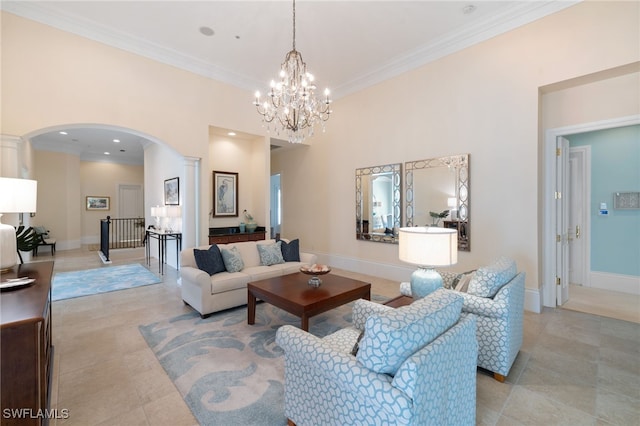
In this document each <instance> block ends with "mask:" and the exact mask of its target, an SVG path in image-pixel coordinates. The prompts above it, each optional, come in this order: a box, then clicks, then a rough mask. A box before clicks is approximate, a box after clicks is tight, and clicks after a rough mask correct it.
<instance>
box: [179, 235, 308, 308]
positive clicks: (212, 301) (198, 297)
mask: <svg viewBox="0 0 640 426" xmlns="http://www.w3.org/2000/svg"><path fill="white" fill-rule="evenodd" d="M274 242H275V240H264V241H246V242H239V243H231V244H218V247H219V248H221V249H223V248H231V247H232V246H235V247H236V248H237V249H238V251H239V252H240V255H241V257H242V261H243V262H244V269H242V271H240V272H233V273H229V272H226V271H225V272H219V273H217V274H214V275H211V276H210V275H209V274H208V273H207V272H205V271H202V270H200V269H198V266H197V265H196V260H195V257H194V254H193V247H192V248H188V249H185V250H182V252H181V253H180V277H181V280H182V300H183V301H184V302H185V303H186V304H188V305H190V306H191V307H192V308H194V309H195V310H196V311H198V312H200V315H201V316H202V317H203V318H204V317H205V316H206V315H209V314H211V313H213V312H218V311H221V310H224V309H229V308H234V307H236V306H242V305H246V304H247V283H249V282H251V281H258V280H263V279H267V278H273V277H277V276H281V275H286V274H292V273H294V272H298V271H299V270H300V267H301V266H302V265H311V264H313V263H316V255H315V254H311V253H303V252H300V262H285V263H281V264H277V265H271V266H262V265H260V255H259V253H258V248H257V244H273V243H274ZM209 247H210V245H206V246H200V247H195V248H197V249H200V250H207V249H208V248H209Z"/></svg>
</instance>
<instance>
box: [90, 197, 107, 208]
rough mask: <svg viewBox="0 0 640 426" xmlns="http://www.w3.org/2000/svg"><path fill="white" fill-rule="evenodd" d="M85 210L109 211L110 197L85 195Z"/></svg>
mask: <svg viewBox="0 0 640 426" xmlns="http://www.w3.org/2000/svg"><path fill="white" fill-rule="evenodd" d="M87 210H111V197H96V196H93V195H87Z"/></svg>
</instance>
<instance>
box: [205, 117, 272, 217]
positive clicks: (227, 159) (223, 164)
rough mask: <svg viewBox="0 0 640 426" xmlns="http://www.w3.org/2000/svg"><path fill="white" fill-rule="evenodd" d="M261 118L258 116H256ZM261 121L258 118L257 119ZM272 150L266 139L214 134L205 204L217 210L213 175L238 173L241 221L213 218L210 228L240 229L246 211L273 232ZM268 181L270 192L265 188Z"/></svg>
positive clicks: (210, 148) (210, 149) (207, 173)
mask: <svg viewBox="0 0 640 426" xmlns="http://www.w3.org/2000/svg"><path fill="white" fill-rule="evenodd" d="M256 116H257V114H256ZM256 119H257V117H256ZM265 158H267V159H268V158H269V146H268V144H267V142H266V141H265V138H264V137H261V136H260V137H258V136H256V137H248V138H242V137H237V136H236V137H230V136H224V135H220V134H216V133H213V132H212V133H211V136H210V147H209V164H210V169H209V170H207V171H206V173H205V174H206V176H207V179H208V185H207V187H206V189H205V190H206V191H207V192H206V197H203V198H202V200H203V202H204V203H205V204H206V205H207V207H208V209H209V212H212V210H213V203H214V200H213V171H214V170H216V171H221V172H233V173H238V217H212V216H209V226H211V227H223V226H238V224H240V222H245V218H244V216H243V214H242V212H243V210H247V212H248V213H250V214H251V215H252V216H253V218H254V220H255V221H256V223H257V224H258V225H259V226H266V227H267V229H269V220H268V218H269V210H268V205H267V204H266V203H267V202H268V200H269V197H268V192H267V191H268V188H269V187H268V174H269V170H268V168H267V165H268V163H267V161H268V160H265ZM265 179H266V185H267V186H266V188H265Z"/></svg>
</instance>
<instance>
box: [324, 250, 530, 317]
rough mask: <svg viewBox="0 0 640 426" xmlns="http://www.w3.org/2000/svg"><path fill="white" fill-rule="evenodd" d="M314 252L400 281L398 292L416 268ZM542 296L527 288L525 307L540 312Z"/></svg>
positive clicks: (328, 261) (342, 266) (348, 268)
mask: <svg viewBox="0 0 640 426" xmlns="http://www.w3.org/2000/svg"><path fill="white" fill-rule="evenodd" d="M314 254H315V255H316V256H318V263H324V264H326V265H331V266H332V267H334V268H338V269H344V270H346V271H351V272H357V273H360V274H366V275H373V276H376V277H381V278H384V279H387V280H392V281H398V294H399V293H400V283H401V282H403V281H409V280H410V279H411V274H412V273H413V271H414V270H415V268H414V267H411V266H406V267H403V266H399V265H391V264H388V263H379V262H371V261H369V260H362V259H356V258H351V257H344V256H337V255H331V254H327V253H317V252H315V253H314ZM540 297H541V295H540V290H539V289H529V288H527V289H525V299H524V308H525V309H526V310H527V311H531V312H535V313H537V314H539V313H540V312H541V307H542V301H541V299H540Z"/></svg>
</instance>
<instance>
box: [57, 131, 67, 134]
mask: <svg viewBox="0 0 640 426" xmlns="http://www.w3.org/2000/svg"><path fill="white" fill-rule="evenodd" d="M58 133H60V134H61V135H68V134H69V133H67V132H64V131H62V132H58Z"/></svg>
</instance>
